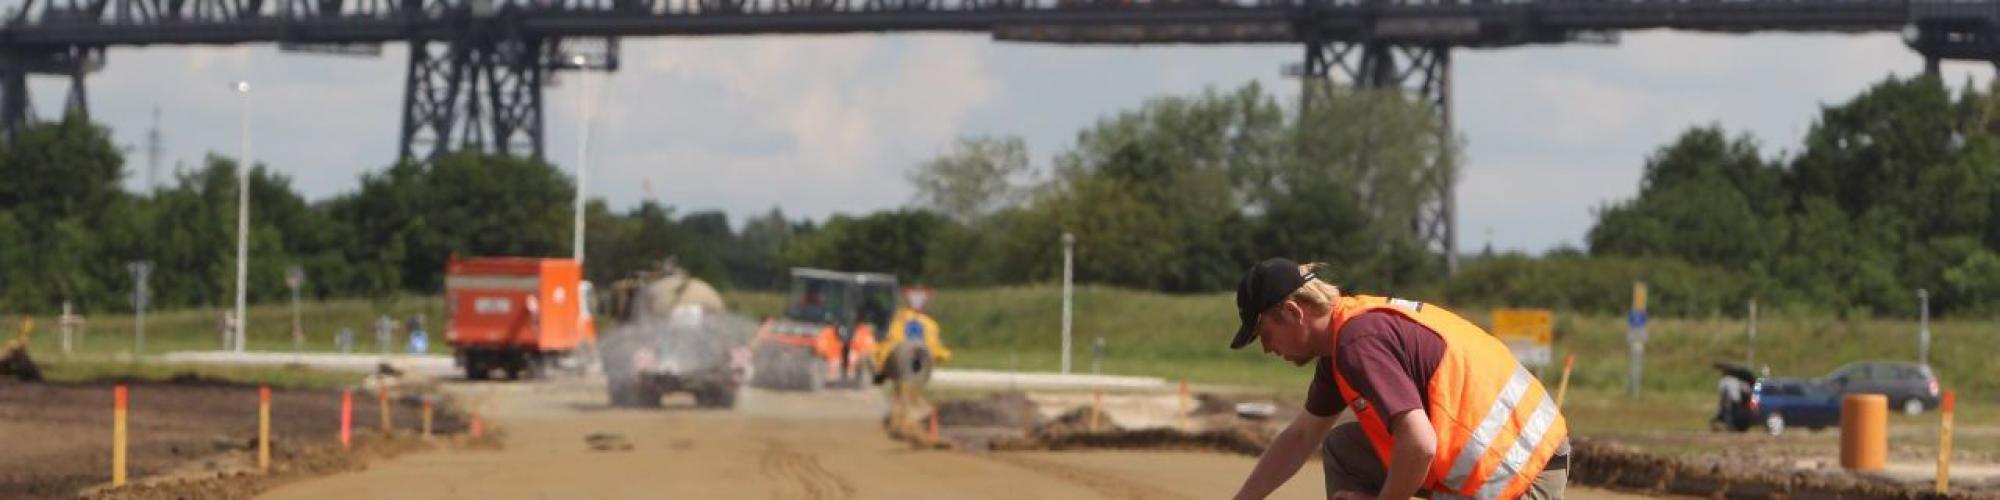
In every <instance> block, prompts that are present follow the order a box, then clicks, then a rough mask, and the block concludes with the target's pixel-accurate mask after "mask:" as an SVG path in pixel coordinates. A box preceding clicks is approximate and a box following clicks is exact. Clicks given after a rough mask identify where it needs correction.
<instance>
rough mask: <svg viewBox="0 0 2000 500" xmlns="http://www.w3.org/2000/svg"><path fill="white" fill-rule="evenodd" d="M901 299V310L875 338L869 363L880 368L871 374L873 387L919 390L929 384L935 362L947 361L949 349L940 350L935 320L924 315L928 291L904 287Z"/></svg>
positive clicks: (940, 342) (940, 345)
mask: <svg viewBox="0 0 2000 500" xmlns="http://www.w3.org/2000/svg"><path fill="white" fill-rule="evenodd" d="M902 297H903V307H900V308H897V309H896V314H895V316H894V317H893V318H891V319H890V320H889V327H888V328H885V329H883V330H882V333H881V334H880V335H879V336H878V337H877V339H876V341H877V342H876V344H875V354H874V356H873V358H872V362H873V366H878V367H882V369H881V370H878V371H877V372H876V373H875V385H882V384H883V383H885V382H894V383H898V384H904V385H914V386H917V387H922V386H923V385H924V384H926V383H929V382H930V379H931V371H932V370H933V369H934V368H936V367H937V364H938V363H943V362H945V361H949V360H951V350H950V349H946V348H945V347H944V339H943V338H942V332H941V331H940V330H939V328H938V324H937V320H934V319H931V317H930V315H927V314H924V306H926V305H928V304H929V303H930V297H931V289H930V288H926V287H905V288H903V289H902Z"/></svg>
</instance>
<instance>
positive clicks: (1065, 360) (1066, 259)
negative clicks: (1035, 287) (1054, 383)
mask: <svg viewBox="0 0 2000 500" xmlns="http://www.w3.org/2000/svg"><path fill="white" fill-rule="evenodd" d="M1062 246H1063V308H1062V372H1063V374H1065V375H1067V374H1069V332H1070V296H1071V282H1073V281H1074V280H1075V277H1076V273H1075V267H1076V266H1075V260H1076V259H1075V258H1074V255H1073V254H1074V253H1075V252H1074V249H1075V248H1076V235H1074V234H1070V233H1069V232H1068V231H1064V232H1063V234H1062Z"/></svg>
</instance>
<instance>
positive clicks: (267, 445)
mask: <svg viewBox="0 0 2000 500" xmlns="http://www.w3.org/2000/svg"><path fill="white" fill-rule="evenodd" d="M257 470H258V471H262V472H270V470H271V386H268V385H261V386H257Z"/></svg>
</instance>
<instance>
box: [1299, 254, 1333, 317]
mask: <svg viewBox="0 0 2000 500" xmlns="http://www.w3.org/2000/svg"><path fill="white" fill-rule="evenodd" d="M1325 267H1326V263H1324V262H1313V263H1309V264H1303V265H1300V266H1299V274H1300V275H1314V274H1317V273H1318V272H1319V270H1321V269H1324V268H1325ZM1286 299H1287V300H1291V301H1293V302H1297V303H1299V305H1301V306H1305V308H1306V309H1310V310H1312V312H1313V314H1332V313H1333V308H1334V304H1335V303H1336V302H1338V301H1339V300H1340V287H1337V286H1334V285H1333V283H1331V282H1328V281H1326V280H1324V279H1319V278H1314V279H1308V280H1306V284H1305V285H1304V286H1300V287H1299V289H1298V290H1294V291H1292V295H1291V296H1290V297H1286Z"/></svg>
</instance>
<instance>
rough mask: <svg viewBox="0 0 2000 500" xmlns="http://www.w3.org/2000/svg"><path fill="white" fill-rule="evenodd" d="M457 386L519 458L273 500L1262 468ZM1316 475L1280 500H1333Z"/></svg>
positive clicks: (1153, 483) (1237, 477)
mask: <svg viewBox="0 0 2000 500" xmlns="http://www.w3.org/2000/svg"><path fill="white" fill-rule="evenodd" d="M451 387H452V390H454V391H460V392H461V394H462V395H464V396H465V400H466V401H468V402H469V404H471V405H474V406H477V407H481V408H483V410H481V411H482V414H483V415H488V416H489V421H491V422H493V423H495V424H496V425H497V427H498V428H500V429H502V432H503V433H504V436H503V437H502V438H501V440H502V442H504V445H503V446H501V447H500V448H498V449H491V450H449V451H439V452H433V453H423V454H413V455H408V456H404V457H401V458H397V459H394V460H390V461H386V462H381V463H378V464H376V465H375V466H373V467H370V468H368V470H366V471H361V472H356V473H350V474H341V475H336V476H330V477H325V478H320V479H316V480H310V481H304V482H298V483H294V484H290V485H287V486H284V487H281V488H279V489H276V490H274V491H271V492H269V493H268V494H266V495H264V498H272V499H333V498H482V499H484V498H812V499H819V498H941V497H944V498H974V499H976V498H1008V499H1013V498H1222V497H1228V496H1230V495H1231V494H1233V493H1234V491H1235V489H1236V486H1237V485H1238V484H1239V483H1240V482H1241V481H1242V479H1243V477H1244V476H1245V475H1246V474H1247V473H1248V472H1249V470H1250V468H1251V466H1252V464H1253V462H1254V459H1253V458H1251V457H1248V456H1243V455H1240V454H1229V453H1219V452H1214V451H1199V450H1191V451H1158V450H1145V451H1118V450H1104V451H1060V452H1058V451H1022V452H990V453H973V452H965V451H955V450H930V449H916V448H915V447H913V446H912V445H911V444H909V443H906V442H902V441H897V440H894V439H891V438H890V437H889V436H888V434H887V433H885V432H884V429H883V420H882V419H883V416H884V415H885V413H886V412H887V411H888V403H887V401H886V399H885V398H884V397H883V396H882V395H881V394H880V393H878V392H875V391H859V392H844V391H833V392H824V393H818V394H804V393H792V392H769V391H759V390H752V391H750V392H748V393H746V394H745V395H744V397H743V399H742V401H741V406H740V407H739V408H737V409H736V410H733V411H717V410H703V409H697V408H694V407H693V404H692V401H689V400H687V399H686V398H685V397H684V396H681V397H670V398H669V399H668V400H667V405H666V408H664V409H659V410H645V409H622V408H609V407H607V406H606V405H605V404H604V396H603V394H602V389H601V387H600V386H596V385H594V384H590V383H585V382H579V381H551V382H540V383H533V384H498V383H487V384H452V385H451ZM1316 468H1317V465H1316V464H1308V469H1307V470H1305V471H1303V472H1301V473H1300V475H1299V477H1298V479H1297V480H1294V481H1292V482H1291V483H1290V484H1287V485H1286V486H1285V487H1284V488H1283V489H1281V490H1280V491H1279V492H1278V494H1277V495H1274V497H1273V498H1298V499H1304V498H1324V491H1323V488H1322V486H1321V483H1320V478H1319V473H1318V472H1317V470H1316ZM1574 494H1575V495H1576V496H1577V497H1578V498H1636V497H1631V496H1628V495H1624V494H1619V493H1613V492H1609V491H1605V490H1596V489H1587V488H1586V489H1579V490H1577V491H1575V492H1574Z"/></svg>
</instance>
